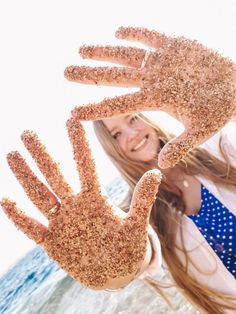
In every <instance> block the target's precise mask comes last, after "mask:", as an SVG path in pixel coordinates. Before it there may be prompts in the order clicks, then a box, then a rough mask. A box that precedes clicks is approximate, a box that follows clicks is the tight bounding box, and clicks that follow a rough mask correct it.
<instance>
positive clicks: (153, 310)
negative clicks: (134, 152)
mask: <svg viewBox="0 0 236 314" xmlns="http://www.w3.org/2000/svg"><path fill="white" fill-rule="evenodd" d="M126 188H127V186H126V185H125V183H124V182H123V181H122V180H121V179H120V178H117V179H116V180H115V181H114V182H113V183H112V184H111V185H109V187H108V188H106V191H107V194H108V195H109V197H110V198H111V200H112V201H113V202H115V203H118V202H119V200H120V199H121V198H122V197H123V196H124V194H125V192H126ZM157 279H162V280H165V281H168V275H166V274H164V273H160V274H159V275H158V278H157ZM167 292H168V293H169V295H170V296H171V300H172V304H173V308H172V309H170V308H169V307H168V305H167V304H166V303H165V301H163V300H162V299H161V298H160V297H159V296H158V295H157V294H155V293H154V292H153V291H152V290H151V289H150V288H149V287H147V286H145V285H144V284H143V282H142V281H141V280H138V279H137V280H135V281H133V282H132V283H131V284H130V285H129V286H127V287H126V288H125V289H124V290H122V291H120V292H116V293H106V292H104V291H92V290H90V289H87V288H85V287H83V286H82V285H80V283H79V282H77V281H75V280H74V279H72V278H71V277H70V276H68V275H67V274H66V273H65V272H64V271H63V270H61V269H59V268H58V267H57V265H56V264H55V263H54V262H53V261H52V260H51V259H50V258H49V257H48V256H47V254H46V253H45V252H44V251H43V250H42V249H41V248H40V247H39V246H37V247H35V248H34V249H33V250H32V251H30V252H29V253H28V254H27V255H26V256H24V257H23V258H22V259H21V260H20V261H19V262H17V264H16V265H15V266H14V267H13V268H12V269H11V270H9V271H8V272H7V273H5V274H4V275H3V276H2V277H1V278H0V314H2V313H4V314H36V313H39V314H55V313H56V314H157V313H160V314H162V313H165V314H166V313H169V314H170V313H179V314H194V313H198V312H197V311H196V310H195V309H193V308H192V306H191V305H190V304H189V303H188V302H186V301H185V299H184V298H183V297H182V296H181V295H180V294H179V293H178V292H177V291H176V290H175V289H174V288H170V289H168V290H167Z"/></svg>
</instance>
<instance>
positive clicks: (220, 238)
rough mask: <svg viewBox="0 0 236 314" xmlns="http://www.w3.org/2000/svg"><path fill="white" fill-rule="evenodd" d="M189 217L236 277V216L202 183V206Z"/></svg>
mask: <svg viewBox="0 0 236 314" xmlns="http://www.w3.org/2000/svg"><path fill="white" fill-rule="evenodd" d="M188 217H189V218H191V219H192V221H193V222H194V223H195V225H196V226H197V227H198V229H199V231H200V232H201V233H202V235H203V236H204V237H205V239H206V240H207V242H208V244H209V245H210V246H211V247H212V249H213V250H214V251H215V253H216V254H217V255H218V257H219V258H220V259H221V261H222V262H223V264H224V265H225V267H226V268H227V269H228V271H229V272H231V273H232V275H233V276H234V278H235V279H236V216H235V215H234V214H232V213H231V212H230V211H229V210H228V209H227V208H226V207H225V206H224V205H223V204H222V203H221V202H220V201H219V200H218V199H217V198H215V196H214V195H213V194H211V193H210V192H209V191H208V190H207V189H206V188H205V187H204V186H203V185H201V208H200V210H199V212H198V213H197V214H195V215H189V216H188Z"/></svg>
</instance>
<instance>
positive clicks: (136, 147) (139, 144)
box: [133, 137, 147, 150]
mask: <svg viewBox="0 0 236 314" xmlns="http://www.w3.org/2000/svg"><path fill="white" fill-rule="evenodd" d="M146 140H147V138H146V137H145V138H144V139H143V140H142V141H141V142H140V143H138V145H136V146H135V147H134V148H133V150H137V149H139V147H141V146H142V145H143V144H144V143H145V142H146Z"/></svg>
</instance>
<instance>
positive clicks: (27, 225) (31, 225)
mask: <svg viewBox="0 0 236 314" xmlns="http://www.w3.org/2000/svg"><path fill="white" fill-rule="evenodd" d="M1 206H2V208H3V210H4V212H5V213H6V215H7V216H8V218H9V219H11V220H12V221H13V222H14V224H15V225H16V227H17V228H19V229H20V230H21V231H23V232H24V233H25V234H26V235H27V236H28V237H29V238H30V239H31V240H34V241H35V242H36V243H37V244H42V243H43V242H44V239H45V237H46V235H47V232H48V230H47V228H46V227H45V226H44V225H42V224H41V223H39V222H38V221H36V220H35V219H33V218H31V217H28V216H27V215H26V214H25V213H23V212H22V211H21V210H19V209H18V208H17V207H16V203H14V202H12V201H10V200H9V199H3V200H2V201H1Z"/></svg>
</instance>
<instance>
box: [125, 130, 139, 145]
mask: <svg viewBox="0 0 236 314" xmlns="http://www.w3.org/2000/svg"><path fill="white" fill-rule="evenodd" d="M137 134H138V130H137V129H135V128H128V130H127V132H126V135H127V141H128V142H132V140H133V139H134V138H135V137H136V136H137Z"/></svg>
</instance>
